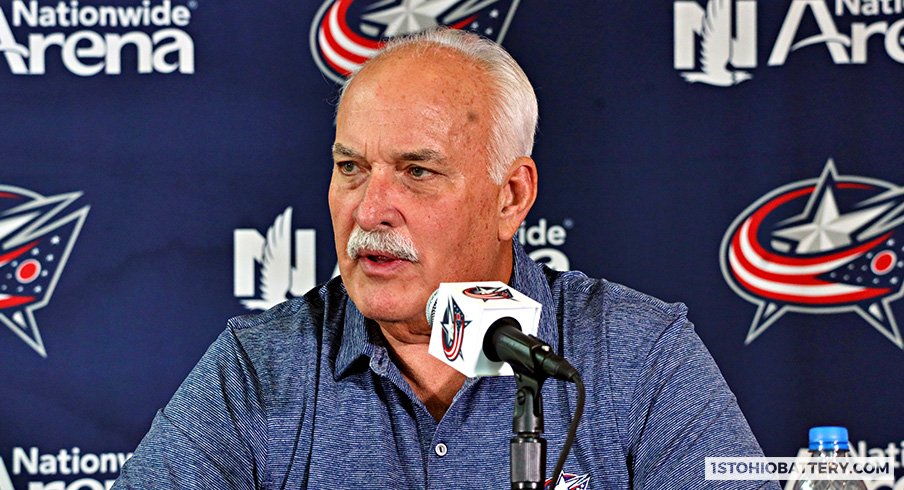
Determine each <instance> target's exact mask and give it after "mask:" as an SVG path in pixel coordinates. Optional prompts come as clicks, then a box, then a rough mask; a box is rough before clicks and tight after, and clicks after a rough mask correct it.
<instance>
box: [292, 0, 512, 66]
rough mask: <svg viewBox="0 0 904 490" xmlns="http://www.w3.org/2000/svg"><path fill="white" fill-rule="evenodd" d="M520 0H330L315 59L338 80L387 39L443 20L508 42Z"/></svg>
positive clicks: (318, 20) (315, 34)
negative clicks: (505, 38)
mask: <svg viewBox="0 0 904 490" xmlns="http://www.w3.org/2000/svg"><path fill="white" fill-rule="evenodd" d="M518 2H519V0H481V1H476V0H401V1H393V0H390V1H386V0H326V1H325V2H323V5H322V6H321V7H320V10H319V11H318V12H317V15H316V16H315V18H314V22H313V23H312V24H311V33H310V44H311V54H312V55H313V57H314V61H315V62H316V63H317V66H318V67H319V68H320V71H321V72H323V74H324V75H326V76H327V77H329V78H330V79H332V80H333V81H334V82H336V83H342V81H343V80H344V79H345V77H347V76H348V75H349V74H351V73H352V72H354V71H355V70H356V69H357V68H358V67H359V66H361V65H362V64H363V63H364V62H365V61H367V60H368V59H370V58H371V57H372V56H374V55H375V54H376V53H377V51H379V49H380V47H381V46H382V45H383V43H385V42H386V40H388V39H390V38H393V37H396V36H404V35H408V34H414V33H417V32H421V31H424V30H427V29H430V28H433V27H437V26H447V27H451V28H453V29H467V30H470V31H473V32H476V33H478V34H480V35H481V36H483V37H486V38H489V39H492V40H494V41H496V42H497V43H501V42H502V38H503V37H504V36H505V33H506V31H507V30H508V27H509V24H510V23H511V20H512V16H513V15H514V14H515V10H516V9H517V7H518Z"/></svg>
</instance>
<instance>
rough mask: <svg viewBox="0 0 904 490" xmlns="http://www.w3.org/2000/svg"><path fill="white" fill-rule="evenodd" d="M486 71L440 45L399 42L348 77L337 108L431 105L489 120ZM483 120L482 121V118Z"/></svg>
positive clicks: (455, 117)
mask: <svg viewBox="0 0 904 490" xmlns="http://www.w3.org/2000/svg"><path fill="white" fill-rule="evenodd" d="M491 99H492V90H491V86H490V84H489V77H488V76H487V75H486V73H485V72H484V70H483V69H482V68H481V67H480V66H478V65H477V64H476V63H475V62H473V61H471V60H469V59H467V58H466V57H464V56H463V55H461V54H460V53H458V52H455V51H454V50H452V49H450V48H446V47H441V46H432V47H430V49H426V48H423V47H418V46H411V47H405V48H401V49H399V50H398V51H394V52H392V53H389V54H386V55H383V56H382V57H380V58H378V59H376V60H373V61H371V62H370V63H368V64H367V65H365V66H364V68H362V69H361V71H360V72H358V73H357V74H356V76H355V77H354V78H353V79H352V80H351V82H350V83H349V85H348V87H347V88H346V90H345V93H344V96H343V98H342V100H341V102H340V105H339V108H338V111H337V122H338V120H339V119H340V118H341V116H342V115H343V112H346V113H349V112H356V111H367V110H377V109H389V110H393V109H395V110H403V109H405V108H408V109H432V110H434V111H442V112H443V113H444V116H445V117H447V118H448V119H450V121H458V122H469V123H475V122H478V121H480V122H488V121H489V119H490V118H491V117H492V115H491V103H492V100H491ZM482 120H486V121H482Z"/></svg>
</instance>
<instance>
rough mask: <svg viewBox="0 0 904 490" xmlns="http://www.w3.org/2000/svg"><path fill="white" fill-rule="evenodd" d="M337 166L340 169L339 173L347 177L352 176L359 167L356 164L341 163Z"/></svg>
mask: <svg viewBox="0 0 904 490" xmlns="http://www.w3.org/2000/svg"><path fill="white" fill-rule="evenodd" d="M336 166H337V167H339V171H340V172H342V173H343V174H345V175H352V174H354V173H355V172H356V171H357V170H358V165H356V164H355V163H354V162H339V163H337V164H336Z"/></svg>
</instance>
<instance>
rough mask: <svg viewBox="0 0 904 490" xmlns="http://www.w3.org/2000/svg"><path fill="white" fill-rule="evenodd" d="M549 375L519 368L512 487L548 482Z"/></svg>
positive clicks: (511, 444)
mask: <svg viewBox="0 0 904 490" xmlns="http://www.w3.org/2000/svg"><path fill="white" fill-rule="evenodd" d="M546 378H547V377H546V376H545V375H542V374H539V375H538V374H535V373H530V374H527V373H524V372H519V370H517V369H516V370H515V380H516V381H517V391H516V393H515V413H514V415H513V416H512V432H514V433H515V435H514V436H513V437H512V438H511V439H510V440H509V449H510V457H509V464H510V465H511V466H510V468H511V477H512V480H511V481H512V490H523V489H537V490H543V487H544V485H545V483H546V439H544V438H543V435H542V434H543V397H542V396H541V394H540V389H541V388H543V382H544V381H546Z"/></svg>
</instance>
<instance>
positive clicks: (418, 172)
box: [408, 167, 433, 179]
mask: <svg viewBox="0 0 904 490" xmlns="http://www.w3.org/2000/svg"><path fill="white" fill-rule="evenodd" d="M408 173H410V174H411V176H412V177H414V178H417V179H420V178H424V177H427V176H428V175H430V174H431V173H433V172H431V171H429V170H427V169H426V168H424V167H411V168H409V169H408Z"/></svg>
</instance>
